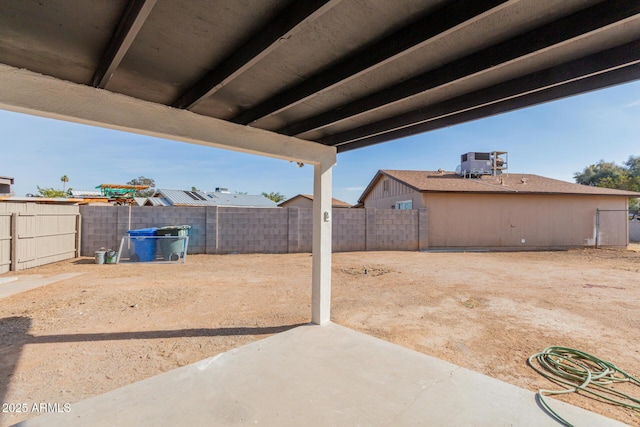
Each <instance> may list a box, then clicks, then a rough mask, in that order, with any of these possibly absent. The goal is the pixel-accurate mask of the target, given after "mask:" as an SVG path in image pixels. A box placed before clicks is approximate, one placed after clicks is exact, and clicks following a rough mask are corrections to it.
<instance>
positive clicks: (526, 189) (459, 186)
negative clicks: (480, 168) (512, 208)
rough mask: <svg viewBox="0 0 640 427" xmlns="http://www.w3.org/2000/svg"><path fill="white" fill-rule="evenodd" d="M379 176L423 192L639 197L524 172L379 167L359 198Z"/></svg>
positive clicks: (363, 196) (621, 191) (635, 194)
mask: <svg viewBox="0 0 640 427" xmlns="http://www.w3.org/2000/svg"><path fill="white" fill-rule="evenodd" d="M383 176H387V177H389V178H392V179H395V180H397V181H399V182H401V183H403V184H405V185H406V186H408V187H411V188H413V189H414V190H416V191H420V192H423V193H425V192H437V193H449V192H457V193H521V194H522V193H526V194H571V195H600V196H626V197H640V193H637V192H634V191H624V190H616V189H612V188H602V187H592V186H589V185H581V184H574V183H571V182H566V181H560V180H557V179H552V178H546V177H543V176H540V175H534V174H525V173H508V174H501V175H497V176H492V175H482V176H481V177H479V178H464V177H461V176H460V175H458V174H456V173H455V172H450V171H414V170H379V171H378V173H377V174H376V176H375V177H374V178H373V179H372V180H371V183H370V184H369V186H368V187H367V188H366V189H365V190H364V192H363V193H362V196H360V199H359V201H362V200H363V199H364V198H365V196H366V195H367V194H368V193H369V191H371V189H372V188H373V186H374V185H375V183H376V182H377V181H378V180H379V179H380V178H382V177H383Z"/></svg>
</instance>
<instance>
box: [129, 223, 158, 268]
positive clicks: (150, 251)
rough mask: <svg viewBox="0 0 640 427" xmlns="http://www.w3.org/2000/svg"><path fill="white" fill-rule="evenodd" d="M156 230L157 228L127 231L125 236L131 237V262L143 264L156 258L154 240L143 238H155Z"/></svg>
mask: <svg viewBox="0 0 640 427" xmlns="http://www.w3.org/2000/svg"><path fill="white" fill-rule="evenodd" d="M157 230H158V228H157V227H152V228H140V229H138V230H129V231H127V234H129V236H131V241H132V242H133V254H132V255H131V258H130V259H131V261H134V262H137V261H140V262H145V261H153V260H154V259H155V258H156V239H148V238H145V237H150V236H156V231H157ZM136 237H141V238H136Z"/></svg>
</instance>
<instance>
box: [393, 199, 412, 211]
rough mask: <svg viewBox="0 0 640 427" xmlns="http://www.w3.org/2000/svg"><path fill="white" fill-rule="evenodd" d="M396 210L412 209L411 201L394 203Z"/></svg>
mask: <svg viewBox="0 0 640 427" xmlns="http://www.w3.org/2000/svg"><path fill="white" fill-rule="evenodd" d="M396 209H400V210H410V209H413V202H412V201H411V200H404V201H402V202H396Z"/></svg>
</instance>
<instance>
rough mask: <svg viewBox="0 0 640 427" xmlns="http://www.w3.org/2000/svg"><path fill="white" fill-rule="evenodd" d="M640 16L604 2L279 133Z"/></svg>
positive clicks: (639, 6) (634, 6)
mask: <svg viewBox="0 0 640 427" xmlns="http://www.w3.org/2000/svg"><path fill="white" fill-rule="evenodd" d="M638 13H640V3H639V2H628V1H626V0H616V1H612V2H604V3H600V4H597V5H595V6H592V7H590V8H588V9H585V10H583V11H580V12H577V13H574V14H572V15H570V16H568V17H565V18H562V19H559V20H557V21H555V22H552V23H550V24H547V25H544V26H542V27H540V28H537V29H535V30H532V31H529V32H527V33H525V34H522V35H520V36H517V37H514V38H512V39H510V40H507V41H505V42H502V43H499V44H497V45H495V46H491V47H489V48H487V49H484V50H482V51H479V52H477V53H475V54H472V55H469V56H467V57H464V58H461V59H459V60H456V61H453V62H451V63H449V64H446V65H444V66H442V67H440V68H438V69H435V70H430V71H427V72H426V73H423V74H420V75H418V76H416V77H413V78H411V79H408V80H406V81H404V82H401V83H398V84H395V85H393V86H390V87H388V88H385V89H383V90H381V91H378V92H376V93H373V94H371V95H368V96H365V97H363V98H360V99H357V100H355V101H353V102H350V103H348V104H345V105H341V106H340V107H338V108H334V109H331V110H330V111H326V112H324V113H321V114H318V115H316V116H313V117H309V118H307V119H303V120H301V121H299V122H297V123H293V124H290V125H288V126H287V127H284V128H282V129H279V130H276V132H278V133H281V134H283V135H291V136H293V135H300V134H302V133H305V132H308V131H311V130H315V129H321V128H323V127H326V126H329V125H331V124H333V123H337V122H340V121H342V120H345V119H347V118H350V117H354V116H357V115H360V114H363V113H367V112H371V111H374V110H376V109H379V108H381V107H384V106H386V105H389V104H392V103H394V102H398V101H401V100H403V99H406V98H409V97H411V96H414V95H418V94H420V93H422V92H425V91H427V90H429V89H433V88H435V87H438V86H442V85H446V84H448V83H451V82H454V81H456V80H459V79H463V78H465V77H468V76H470V75H473V74H477V73H480V72H482V71H485V70H487V69H490V68H492V67H496V66H498V65H500V64H504V63H507V62H509V61H513V60H514V59H517V58H520V57H523V56H526V55H530V54H532V53H535V52H536V51H539V50H543V49H547V48H549V47H551V46H553V45H556V44H559V43H564V42H566V41H567V40H570V39H574V38H578V37H581V36H584V35H585V34H588V33H593V32H595V31H598V30H600V29H602V28H603V27H606V26H608V25H611V24H614V23H616V22H619V21H622V20H624V19H626V18H629V17H631V16H633V15H636V14H638Z"/></svg>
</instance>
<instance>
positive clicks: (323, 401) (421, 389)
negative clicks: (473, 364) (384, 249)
mask: <svg viewBox="0 0 640 427" xmlns="http://www.w3.org/2000/svg"><path fill="white" fill-rule="evenodd" d="M550 401H551V403H552V405H553V408H554V409H556V411H557V412H558V413H559V414H561V415H562V416H563V417H564V418H565V419H567V420H568V421H570V422H572V423H573V424H574V425H579V426H581V425H588V426H592V427H598V426H623V425H624V424H622V423H619V422H617V421H614V420H611V419H608V418H605V417H603V416H601V415H598V414H595V413H592V412H589V411H586V410H583V409H580V408H577V407H574V406H571V405H568V404H564V403H562V402H559V401H555V400H550ZM17 425H19V426H80V425H82V426H87V425H91V426H113V425H118V426H139V425H148V426H176V425H189V426H205V425H206V426H211V425H216V426H217V425H224V426H242V425H267V426H374V425H385V426H388V425H394V426H416V425H428V426H491V427H496V426H532V427H533V426H535V427H538V426H558V425H560V423H558V422H557V421H555V420H554V419H552V418H551V417H550V416H549V415H547V414H546V413H545V412H544V411H543V410H542V409H541V408H540V407H539V406H538V404H537V403H536V399H535V394H534V393H532V392H530V391H528V390H524V389H521V388H518V387H515V386H513V385H510V384H507V383H504V382H501V381H498V380H495V379H493V378H490V377H487V376H485V375H481V374H478V373H476V372H472V371H469V370H467V369H464V368H461V367H459V366H456V365H453V364H451V363H448V362H445V361H442V360H439V359H435V358H433V357H430V356H426V355H424V354H421V353H418V352H415V351H413V350H409V349H406V348H403V347H400V346H397V345H395V344H391V343H388V342H386V341H382V340H379V339H377V338H374V337H371V336H368V335H365V334H362V333H359V332H355V331H353V330H350V329H347V328H345V327H342V326H339V325H336V324H333V323H330V324H328V325H326V326H315V325H305V326H301V327H297V328H295V329H291V330H289V331H287V332H283V333H280V334H277V335H274V336H272V337H269V338H266V339H263V340H260V341H256V342H254V343H251V344H248V345H245V346H243V347H240V348H237V349H234V350H231V351H228V352H226V353H222V354H219V355H217V356H214V357H211V358H209V359H205V360H202V361H200V362H197V363H194V364H192V365H189V366H185V367H182V368H179V369H176V370H173V371H170V372H167V373H164V374H161V375H158V376H155V377H152V378H149V379H146V380H144V381H140V382H138V383H134V384H131V385H129V386H126V387H123V388H121V389H118V390H114V391H112V392H109V393H106V394H103V395H100V396H96V397H94V398H91V399H87V400H84V401H81V402H78V403H73V404H71V408H70V412H67V413H53V414H46V415H41V416H39V417H35V418H31V419H29V420H26V421H24V422H22V423H19V424H17Z"/></svg>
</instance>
